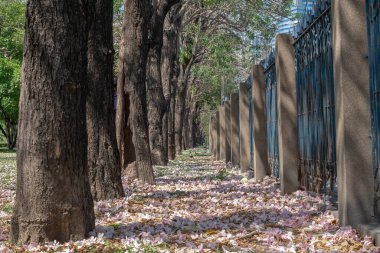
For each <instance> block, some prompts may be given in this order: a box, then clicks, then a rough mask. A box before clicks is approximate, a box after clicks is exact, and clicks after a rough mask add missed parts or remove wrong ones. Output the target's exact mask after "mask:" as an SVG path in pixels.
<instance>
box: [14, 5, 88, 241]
mask: <svg viewBox="0 0 380 253" xmlns="http://www.w3.org/2000/svg"><path fill="white" fill-rule="evenodd" d="M86 8H87V6H85V5H82V1H78V0H65V1H58V0H51V1H37V0H29V1H28V5H27V11H26V31H25V49H24V61H23V74H22V84H21V97H20V114H19V128H18V130H19V137H18V149H17V190H16V205H15V209H14V213H13V217H12V224H11V240H12V241H15V242H18V243H27V242H43V241H54V240H57V241H60V242H64V241H69V240H74V241H75V240H80V239H83V238H85V237H86V236H87V235H88V233H89V232H90V231H91V230H92V229H93V228H94V222H95V218H94V209H93V200H92V196H91V192H90V185H89V181H88V170H87V134H86V104H85V103H86V94H85V89H86V82H87V81H86V67H87V50H86V48H87V45H86V44H87V32H88V29H87V25H86V21H87V20H86V19H87V16H89V14H88V13H87V11H88V10H87V9H86Z"/></svg>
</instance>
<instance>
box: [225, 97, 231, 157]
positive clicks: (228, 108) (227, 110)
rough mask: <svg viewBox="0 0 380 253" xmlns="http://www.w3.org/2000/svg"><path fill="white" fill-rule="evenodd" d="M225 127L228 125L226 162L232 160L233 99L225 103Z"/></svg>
mask: <svg viewBox="0 0 380 253" xmlns="http://www.w3.org/2000/svg"><path fill="white" fill-rule="evenodd" d="M224 114H225V119H226V121H225V127H226V159H225V162H226V163H229V162H231V101H227V102H226V103H225V104H224Z"/></svg>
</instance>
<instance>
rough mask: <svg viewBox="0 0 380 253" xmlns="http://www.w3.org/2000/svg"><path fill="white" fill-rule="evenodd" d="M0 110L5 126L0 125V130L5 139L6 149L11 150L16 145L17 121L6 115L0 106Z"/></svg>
mask: <svg viewBox="0 0 380 253" xmlns="http://www.w3.org/2000/svg"><path fill="white" fill-rule="evenodd" d="M0 112H1V114H2V116H3V120H4V123H5V127H3V126H2V125H0V132H1V133H2V134H3V135H4V137H5V138H6V139H7V146H8V149H9V150H12V149H14V148H15V147H16V142H17V122H15V120H14V119H12V118H11V117H10V116H9V115H8V113H7V112H6V111H5V110H4V108H2V107H0Z"/></svg>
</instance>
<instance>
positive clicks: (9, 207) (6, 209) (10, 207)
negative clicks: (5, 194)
mask: <svg viewBox="0 0 380 253" xmlns="http://www.w3.org/2000/svg"><path fill="white" fill-rule="evenodd" d="M1 211H3V212H6V213H9V214H10V213H12V212H13V205H12V204H10V203H7V204H5V205H4V206H3V207H2V208H1Z"/></svg>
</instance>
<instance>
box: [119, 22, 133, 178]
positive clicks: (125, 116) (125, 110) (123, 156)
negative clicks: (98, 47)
mask: <svg viewBox="0 0 380 253" xmlns="http://www.w3.org/2000/svg"><path fill="white" fill-rule="evenodd" d="M124 29H125V27H124ZM125 46H126V45H125V38H124V36H122V38H121V42H120V51H119V66H118V78H117V106H116V108H117V109H116V139H117V145H118V148H119V153H120V163H121V168H122V170H123V171H124V170H126V169H127V168H128V165H129V164H131V163H133V162H134V161H136V154H135V147H134V145H133V140H132V136H133V134H132V129H131V122H130V121H129V119H130V113H129V108H130V100H129V94H126V93H125V91H124V87H125V62H126V59H125ZM135 174H137V172H135Z"/></svg>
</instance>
